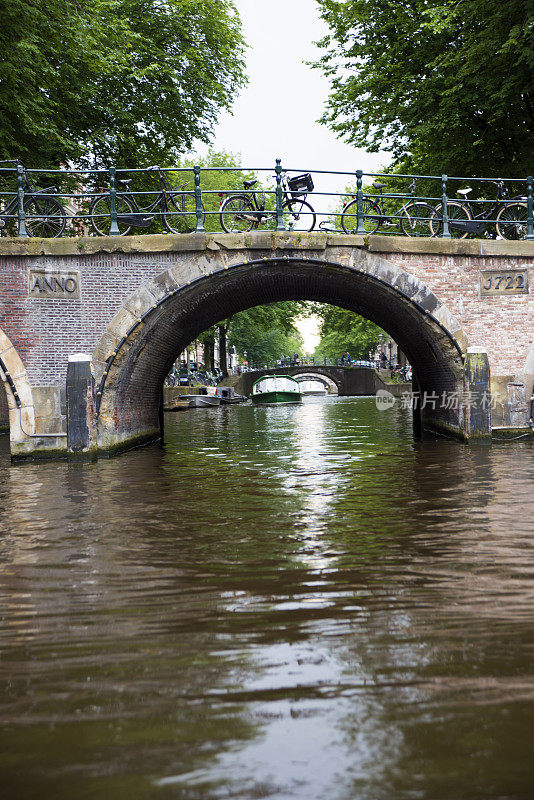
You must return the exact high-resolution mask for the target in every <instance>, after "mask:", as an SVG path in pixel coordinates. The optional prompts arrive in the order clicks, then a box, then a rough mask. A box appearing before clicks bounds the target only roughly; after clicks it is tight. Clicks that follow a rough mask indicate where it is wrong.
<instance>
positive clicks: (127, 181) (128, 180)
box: [117, 178, 132, 186]
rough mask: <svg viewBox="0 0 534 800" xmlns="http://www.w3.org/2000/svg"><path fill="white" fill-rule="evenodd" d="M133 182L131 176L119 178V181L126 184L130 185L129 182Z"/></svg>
mask: <svg viewBox="0 0 534 800" xmlns="http://www.w3.org/2000/svg"><path fill="white" fill-rule="evenodd" d="M131 182H132V179H131V178H117V183H122V184H124V186H128V184H129V183H131Z"/></svg>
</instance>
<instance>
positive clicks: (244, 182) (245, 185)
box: [243, 180, 258, 189]
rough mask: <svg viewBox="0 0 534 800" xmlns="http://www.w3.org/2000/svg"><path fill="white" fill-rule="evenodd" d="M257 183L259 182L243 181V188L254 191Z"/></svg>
mask: <svg viewBox="0 0 534 800" xmlns="http://www.w3.org/2000/svg"><path fill="white" fill-rule="evenodd" d="M257 182H258V181H257V180H256V181H243V186H244V187H245V189H252V187H253V186H255V184H256V183H257Z"/></svg>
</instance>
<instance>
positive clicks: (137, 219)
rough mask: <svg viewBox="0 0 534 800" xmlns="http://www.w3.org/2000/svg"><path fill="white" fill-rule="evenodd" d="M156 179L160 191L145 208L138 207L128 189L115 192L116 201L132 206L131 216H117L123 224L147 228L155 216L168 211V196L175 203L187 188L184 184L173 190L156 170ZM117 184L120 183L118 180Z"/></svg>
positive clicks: (161, 173) (132, 193)
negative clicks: (170, 196) (121, 200)
mask: <svg viewBox="0 0 534 800" xmlns="http://www.w3.org/2000/svg"><path fill="white" fill-rule="evenodd" d="M158 177H159V183H160V191H159V193H158V194H157V196H156V197H155V199H154V200H153V201H152V202H150V203H148V205H146V206H140V205H139V203H138V202H137V200H136V197H135V193H134V192H132V191H131V190H130V189H129V188H128V187H127V188H126V189H125V190H124V191H120V192H117V200H120V199H121V198H124V199H125V200H126V201H127V202H128V203H130V205H131V206H133V210H134V213H133V214H119V215H118V216H119V218H120V220H121V222H122V223H123V224H125V225H132V226H135V227H136V228H148V227H149V226H150V224H151V222H152V220H153V219H154V218H155V217H156V216H158V215H161V216H163V214H165V213H166V212H168V211H169V202H168V196H169V194H171V193H172V199H173V202H176V200H177V199H178V197H179V196H180V195H182V194H184V193H185V189H186V187H187V186H188V184H187V183H184V184H183V185H182V186H180V187H179V188H174V187H171V186H170V184H169V182H168V180H167V179H166V177H165V174H164V173H163V172H162V171H161V170H158ZM118 182H119V183H120V178H119V180H118ZM107 193H108V192H107V191H106V194H107ZM144 215H146V216H144Z"/></svg>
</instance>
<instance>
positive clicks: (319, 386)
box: [299, 378, 328, 395]
mask: <svg viewBox="0 0 534 800" xmlns="http://www.w3.org/2000/svg"><path fill="white" fill-rule="evenodd" d="M299 386H300V391H301V392H302V394H319V395H324V394H328V391H327V389H326V386H325V385H324V383H323V382H322V381H317V380H313V378H305V379H303V380H300V381H299Z"/></svg>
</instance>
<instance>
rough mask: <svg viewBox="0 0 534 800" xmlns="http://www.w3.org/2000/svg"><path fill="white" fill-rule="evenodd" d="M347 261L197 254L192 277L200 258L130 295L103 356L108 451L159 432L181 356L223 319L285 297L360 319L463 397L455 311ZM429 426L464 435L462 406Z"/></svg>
mask: <svg viewBox="0 0 534 800" xmlns="http://www.w3.org/2000/svg"><path fill="white" fill-rule="evenodd" d="M293 253H294V251H293ZM342 256H343V257H342V258H340V259H339V260H338V261H335V262H334V261H326V260H323V259H319V258H318V259H314V258H307V257H305V256H304V255H301V254H296V255H292V256H288V255H287V254H284V253H282V252H276V251H270V252H268V255H265V256H263V257H260V258H255V259H251V260H245V259H244V258H243V260H241V261H237V260H236V262H235V263H233V264H229V262H228V258H227V256H226V254H225V253H224V252H215V253H209V254H207V255H205V254H204V255H203V256H202V261H201V265H200V268H199V264H198V257H197V262H196V277H193V279H191V276H194V275H195V265H194V264H192V263H191V261H188V258H189V259H192V257H191V256H188V254H187V253H184V254H179V253H177V255H176V259H177V264H176V267H175V268H172V269H169V270H167V271H166V272H165V273H163V274H162V275H160V276H159V277H158V278H157V279H156V280H154V281H151V282H148V283H146V284H144V285H143V286H142V287H140V288H139V290H138V291H137V292H135V294H134V295H133V296H132V297H130V298H129V300H128V301H127V302H126V303H125V304H124V306H123V308H122V309H121V310H120V311H119V312H118V314H117V315H116V316H115V318H114V320H113V321H112V322H111V323H110V325H109V326H108V329H107V331H106V333H105V334H104V336H103V337H102V339H101V340H100V343H99V344H98V346H97V348H96V350H95V353H94V357H93V364H94V367H95V371H96V378H97V403H96V405H97V411H98V415H99V419H98V440H99V445H100V446H101V447H104V448H109V447H113V446H120V445H121V444H126V443H128V444H129V443H132V442H134V441H136V440H143V439H144V440H146V439H148V438H150V437H154V436H156V435H158V433H159V421H158V409H159V402H160V396H161V387H162V385H163V381H164V378H165V376H166V375H167V373H168V371H169V369H170V367H171V365H172V363H173V361H174V360H175V358H176V356H177V355H178V353H180V352H181V351H182V350H183V349H184V348H185V347H186V346H187V345H188V344H189V343H190V342H191V341H192V340H193V339H194V338H195V337H196V336H198V335H199V334H200V333H201V332H202V331H204V330H206V329H207V328H209V327H210V326H212V325H214V324H215V323H217V322H219V321H220V320H221V319H225V318H226V317H229V316H231V315H233V314H235V313H237V312H239V311H243V310H245V309H247V308H251V307H252V306H256V305H261V304H264V303H268V302H275V301H278V300H315V301H318V302H323V303H330V304H332V305H337V306H340V307H342V308H346V309H349V310H351V311H354V312H356V313H358V314H361V315H362V316H364V317H366V318H368V319H370V320H372V321H373V322H375V323H377V324H378V325H379V326H380V327H381V328H383V329H384V330H385V331H387V332H388V333H389V334H390V335H391V336H392V338H393V339H394V340H395V341H397V342H398V343H399V346H400V347H401V349H402V350H403V352H404V353H406V355H407V357H408V359H409V361H410V363H411V364H412V366H413V368H414V372H415V375H416V376H417V380H418V382H419V385H420V388H421V390H422V391H423V392H424V391H426V392H427V393H428V394H431V393H435V394H440V393H443V392H456V391H459V390H460V387H461V385H462V379H463V372H462V369H463V358H462V355H463V351H464V349H465V347H466V346H467V339H466V337H465V336H464V334H463V333H462V331H461V329H460V326H459V325H458V323H457V322H456V320H455V319H454V318H453V316H452V315H451V314H450V312H449V311H448V310H447V308H446V307H445V306H444V305H443V304H442V303H441V302H440V300H439V299H438V298H437V297H436V296H435V295H434V294H433V293H432V292H431V291H429V290H428V289H427V287H425V286H424V285H423V284H422V283H421V282H420V281H419V280H418V279H417V278H415V277H414V276H412V275H410V274H408V273H407V272H405V271H403V270H402V269H401V268H400V267H397V266H395V265H393V264H392V263H391V262H389V261H386V260H385V259H381V258H379V257H377V256H376V255H374V254H371V253H368V252H366V251H363V250H360V249H356V248H354V250H353V249H352V248H344V252H343V253H342ZM355 256H357V257H355ZM427 422H428V424H430V426H431V427H436V428H444V429H450V430H454V431H459V429H460V420H459V418H458V411H457V410H455V409H454V408H439V409H437V410H436V409H432V408H428V409H427Z"/></svg>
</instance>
